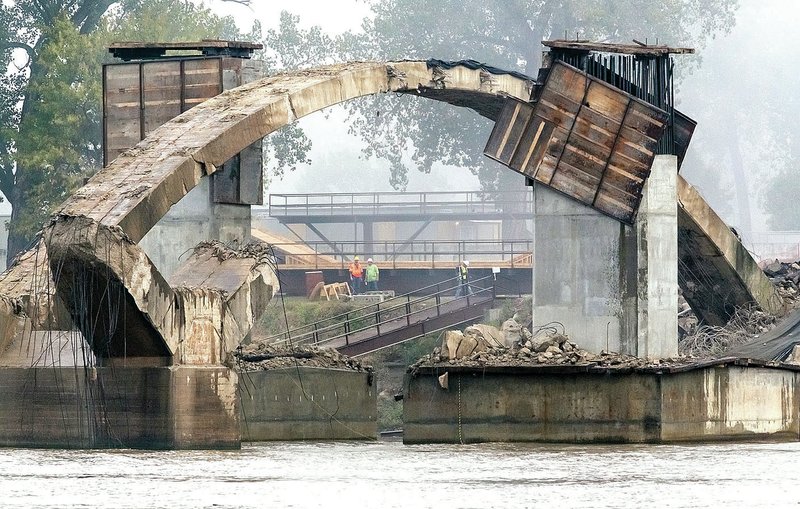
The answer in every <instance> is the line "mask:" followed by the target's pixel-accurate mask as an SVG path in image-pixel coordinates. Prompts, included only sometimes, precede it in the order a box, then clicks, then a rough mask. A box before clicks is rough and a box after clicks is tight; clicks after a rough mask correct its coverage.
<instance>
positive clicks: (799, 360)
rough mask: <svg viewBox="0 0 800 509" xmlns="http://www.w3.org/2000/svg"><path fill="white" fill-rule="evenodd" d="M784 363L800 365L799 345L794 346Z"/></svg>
mask: <svg viewBox="0 0 800 509" xmlns="http://www.w3.org/2000/svg"><path fill="white" fill-rule="evenodd" d="M786 362H787V363H789V364H800V345H794V348H792V353H791V354H790V355H789V357H788V358H787V359H786Z"/></svg>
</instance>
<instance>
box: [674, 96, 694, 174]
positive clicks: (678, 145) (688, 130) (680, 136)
mask: <svg viewBox="0 0 800 509" xmlns="http://www.w3.org/2000/svg"><path fill="white" fill-rule="evenodd" d="M695 127H697V122H695V121H694V120H692V119H691V118H689V117H687V116H686V115H684V114H683V113H681V112H680V111H678V110H675V121H674V122H673V138H672V143H673V146H674V147H675V149H674V150H673V152H674V153H675V155H677V156H678V169H679V170H680V168H681V165H682V164H683V158H684V157H685V156H686V151H687V150H688V149H689V143H691V141H692V136H693V135H694V129H695Z"/></svg>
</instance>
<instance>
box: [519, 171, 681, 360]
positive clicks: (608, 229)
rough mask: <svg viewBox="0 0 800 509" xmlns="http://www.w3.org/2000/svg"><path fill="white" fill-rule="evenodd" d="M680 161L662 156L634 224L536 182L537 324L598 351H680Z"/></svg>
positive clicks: (653, 354)
mask: <svg viewBox="0 0 800 509" xmlns="http://www.w3.org/2000/svg"><path fill="white" fill-rule="evenodd" d="M676 175H677V160H676V158H675V157H674V156H656V159H655V162H654V164H653V168H652V173H651V176H650V178H649V179H648V180H647V183H646V184H645V186H644V191H643V195H644V199H643V201H642V204H641V206H640V209H639V213H638V214H637V217H636V222H635V224H634V225H633V226H628V225H625V224H623V223H620V222H619V221H617V220H615V219H612V218H610V217H608V216H605V215H603V214H601V213H599V212H597V211H596V210H594V209H592V208H590V207H588V206H585V205H583V204H581V203H578V202H577V201H575V200H573V199H570V198H567V197H565V196H563V195H561V194H559V193H557V192H556V191H553V190H551V189H549V188H547V187H545V186H542V185H539V184H534V187H533V193H534V220H533V224H534V247H533V259H534V260H533V318H534V326H539V325H544V324H546V323H549V322H560V323H562V324H563V325H564V328H565V330H566V333H567V334H568V335H569V336H570V338H571V340H572V341H574V342H575V343H577V344H578V345H580V346H581V347H583V348H585V349H587V350H589V351H593V352H600V351H601V350H610V351H615V352H620V353H625V354H630V355H638V356H642V357H670V356H673V355H676V354H677V346H678V343H677V341H678V331H677V318H676V312H677V302H678V300H677V299H678V286H677V285H678V277H677V263H678V261H677V206H676V202H675V192H676V191H675V185H676V180H675V179H676Z"/></svg>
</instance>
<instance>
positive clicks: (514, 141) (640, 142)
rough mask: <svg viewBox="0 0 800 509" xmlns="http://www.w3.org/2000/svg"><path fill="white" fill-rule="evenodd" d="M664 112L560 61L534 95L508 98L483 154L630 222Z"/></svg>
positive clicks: (662, 128)
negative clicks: (530, 99)
mask: <svg viewBox="0 0 800 509" xmlns="http://www.w3.org/2000/svg"><path fill="white" fill-rule="evenodd" d="M667 120H668V114H667V112H665V111H663V110H660V109H658V108H656V107H654V106H652V105H650V104H647V103H646V102H643V101H641V100H639V99H637V98H635V97H633V96H632V95H630V94H627V93H625V92H623V91H621V90H619V89H617V88H615V87H612V86H611V85H608V84H607V83H605V82H603V81H600V80H598V79H595V78H593V77H591V76H589V75H587V74H586V73H584V72H582V71H580V70H578V69H576V68H574V67H572V66H569V65H567V64H565V63H563V62H556V63H555V64H554V65H553V67H552V68H551V70H550V73H549V75H548V77H547V81H546V82H545V84H544V87H543V88H542V92H541V94H540V96H539V100H538V101H537V102H536V103H534V104H531V103H527V102H523V101H520V100H517V99H513V98H509V99H508V100H507V101H506V104H505V106H504V108H503V111H502V112H501V114H500V116H499V118H498V119H497V122H496V123H495V126H494V129H493V130H492V134H491V136H490V137H489V141H488V142H487V144H486V148H485V149H484V154H485V155H486V156H488V157H490V158H492V159H495V160H497V161H499V162H500V163H502V164H504V165H506V166H508V167H510V168H511V169H513V170H516V171H518V172H520V173H522V174H524V175H526V176H528V177H530V178H532V179H534V180H536V181H537V182H540V183H542V184H545V185H547V186H549V187H551V188H553V189H555V190H557V191H560V192H562V193H564V194H566V195H568V196H570V197H572V198H574V199H576V200H578V201H580V202H582V203H584V204H586V205H589V206H591V207H593V208H595V209H597V210H599V211H600V212H602V213H604V214H607V215H609V216H611V217H614V218H616V219H618V220H620V221H623V222H625V223H629V224H630V223H632V222H633V218H634V216H635V215H636V211H637V209H638V208H639V203H640V202H641V198H642V188H643V187H644V182H645V180H646V179H647V177H648V176H649V174H650V167H651V166H652V164H653V158H654V157H655V153H656V148H657V145H658V141H659V139H661V137H662V135H663V134H664V131H665V129H666V127H667Z"/></svg>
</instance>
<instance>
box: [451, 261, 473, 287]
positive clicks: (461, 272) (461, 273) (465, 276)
mask: <svg viewBox="0 0 800 509" xmlns="http://www.w3.org/2000/svg"><path fill="white" fill-rule="evenodd" d="M451 274H452V273H451ZM458 277H459V278H461V282H462V283H466V282H467V281H468V280H469V269H468V268H467V267H465V266H464V265H459V266H458Z"/></svg>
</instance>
